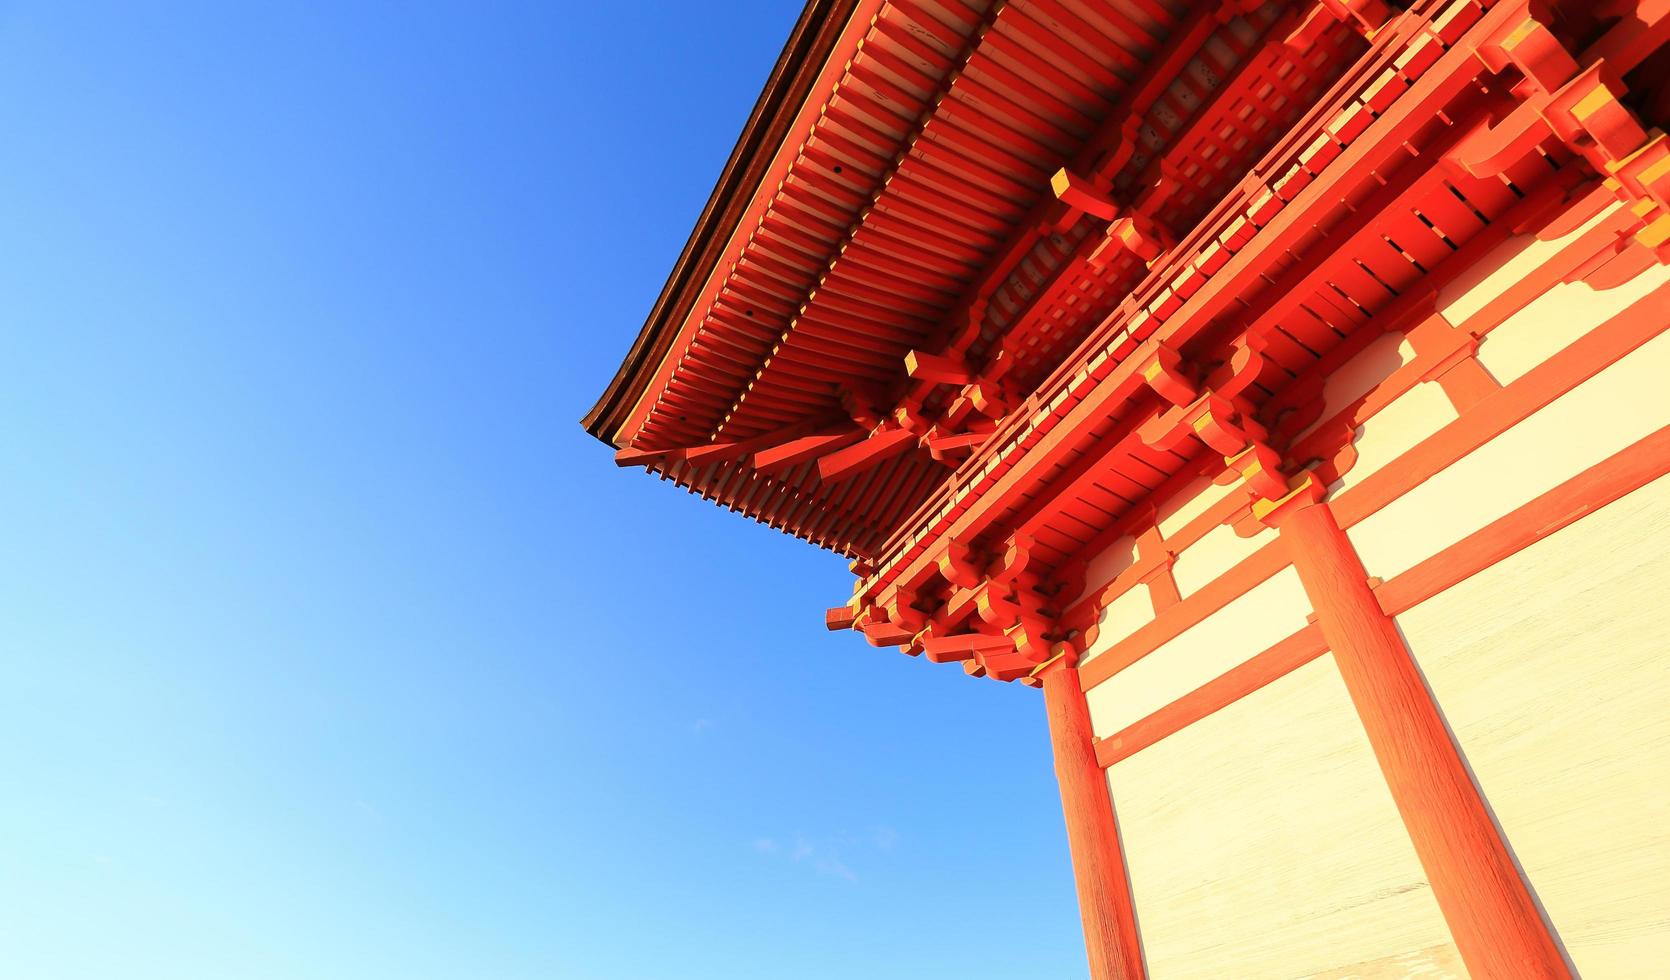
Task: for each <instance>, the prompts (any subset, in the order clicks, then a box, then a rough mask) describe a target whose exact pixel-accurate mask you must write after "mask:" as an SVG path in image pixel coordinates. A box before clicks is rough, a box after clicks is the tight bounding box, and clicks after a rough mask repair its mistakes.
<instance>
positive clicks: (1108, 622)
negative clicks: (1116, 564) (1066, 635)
mask: <svg viewBox="0 0 1670 980" xmlns="http://www.w3.org/2000/svg"><path fill="white" fill-rule="evenodd" d="M1153 618H1154V600H1153V599H1152V598H1151V597H1150V595H1149V592H1148V586H1146V585H1144V584H1142V583H1141V582H1138V583H1137V584H1136V585H1133V586H1131V587H1130V588H1129V589H1127V590H1126V591H1124V592H1122V593H1120V595H1119V597H1118V598H1117V599H1115V600H1113V601H1112V602H1110V603H1108V605H1107V608H1105V609H1103V610H1102V615H1101V618H1099V619H1098V620H1097V624H1098V631H1097V634H1096V642H1095V644H1093V645H1092V646H1091V647H1090V649H1088V650H1086V651H1085V652H1084V655H1083V656H1082V657H1080V658H1079V662H1080V663H1084V662H1086V661H1088V660H1090V659H1091V658H1092V657H1095V656H1097V655H1098V654H1101V653H1104V652H1106V651H1108V650H1111V649H1112V648H1113V647H1114V646H1115V645H1116V644H1117V643H1118V642H1119V641H1120V640H1123V639H1124V638H1125V637H1127V636H1130V635H1131V634H1132V633H1135V632H1136V631H1137V630H1138V629H1140V628H1142V627H1143V626H1146V625H1147V624H1148V622H1149V621H1150V620H1152V619H1153Z"/></svg>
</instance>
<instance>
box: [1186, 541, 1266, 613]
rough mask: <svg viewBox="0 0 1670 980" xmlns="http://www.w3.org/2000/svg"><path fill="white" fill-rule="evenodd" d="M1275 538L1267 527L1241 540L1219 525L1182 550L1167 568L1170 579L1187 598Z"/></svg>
mask: <svg viewBox="0 0 1670 980" xmlns="http://www.w3.org/2000/svg"><path fill="white" fill-rule="evenodd" d="M1275 539H1276V532H1275V531H1274V530H1273V529H1271V528H1267V527H1266V528H1260V529H1259V532H1258V533H1257V534H1254V535H1252V536H1251V537H1246V538H1243V537H1241V536H1240V535H1239V534H1237V533H1235V528H1233V527H1231V526H1230V525H1228V524H1219V525H1218V526H1217V527H1215V528H1213V529H1212V530H1210V531H1208V532H1207V533H1206V535H1205V536H1204V537H1202V538H1201V539H1200V540H1199V541H1196V542H1195V543H1194V544H1191V545H1189V546H1188V547H1187V548H1184V549H1183V550H1182V552H1181V553H1179V554H1178V556H1177V559H1176V561H1174V562H1173V563H1172V566H1171V576H1172V578H1173V579H1175V580H1176V582H1177V592H1178V594H1179V595H1182V596H1185V597H1187V596H1190V595H1193V594H1194V593H1196V592H1199V591H1200V590H1201V588H1202V587H1203V586H1206V585H1209V584H1210V583H1211V582H1212V580H1214V579H1216V578H1217V577H1218V576H1220V575H1222V574H1223V573H1224V572H1227V571H1229V570H1230V569H1231V568H1234V567H1235V566H1236V564H1237V563H1239V562H1240V561H1241V560H1242V559H1245V558H1247V557H1249V556H1251V555H1252V553H1253V552H1255V551H1257V550H1258V549H1260V548H1262V547H1264V546H1265V545H1267V544H1269V543H1270V542H1271V541H1274V540H1275Z"/></svg>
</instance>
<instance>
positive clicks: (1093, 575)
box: [1074, 534, 1137, 602]
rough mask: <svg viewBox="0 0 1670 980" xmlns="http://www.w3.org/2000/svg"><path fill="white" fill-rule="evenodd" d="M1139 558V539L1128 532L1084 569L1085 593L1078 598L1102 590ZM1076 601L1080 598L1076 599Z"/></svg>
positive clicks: (1092, 559) (1090, 561) (1091, 560)
mask: <svg viewBox="0 0 1670 980" xmlns="http://www.w3.org/2000/svg"><path fill="white" fill-rule="evenodd" d="M1136 560H1137V539H1136V538H1134V537H1132V536H1131V535H1129V534H1127V535H1125V536H1123V537H1121V538H1120V539H1119V540H1117V541H1115V542H1114V543H1113V544H1110V545H1108V546H1107V547H1106V548H1104V549H1102V551H1101V553H1100V554H1097V555H1096V556H1094V557H1093V558H1091V559H1090V560H1089V562H1088V563H1087V564H1086V567H1085V570H1084V593H1083V594H1082V595H1080V596H1079V597H1078V598H1079V599H1082V598H1084V596H1087V595H1089V594H1090V593H1092V592H1100V591H1101V590H1102V589H1104V588H1106V587H1107V586H1108V583H1110V582H1112V581H1113V580H1114V579H1115V578H1116V577H1117V576H1118V575H1119V573H1120V572H1123V571H1124V570H1125V569H1127V568H1130V567H1131V566H1132V565H1133V564H1135V563H1136ZM1074 601H1075V602H1077V601H1078V600H1077V599H1075V600H1074Z"/></svg>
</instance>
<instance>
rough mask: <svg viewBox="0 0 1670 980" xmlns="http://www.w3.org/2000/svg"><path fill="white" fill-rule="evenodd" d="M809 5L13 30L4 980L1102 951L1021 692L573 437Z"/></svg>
mask: <svg viewBox="0 0 1670 980" xmlns="http://www.w3.org/2000/svg"><path fill="white" fill-rule="evenodd" d="M795 7H796V4H794V3H792V2H791V0H780V2H775V3H762V2H755V3H747V4H730V5H719V6H714V5H701V4H636V5H626V6H621V5H619V4H614V3H595V4H577V3H565V2H555V0H553V2H541V3H527V4H523V5H516V4H511V3H464V2H458V3H452V4H444V5H443V4H417V5H412V4H396V3H392V2H391V3H386V4H372V3H360V2H353V3H329V4H325V3H318V4H254V3H209V2H203V3H177V4H131V3H122V4H97V3H82V4H69V3H58V2H51V3H49V2H42V0H35V2H14V3H8V4H5V5H4V7H3V8H0V132H3V133H4V134H5V137H4V144H5V148H4V150H3V151H0V200H3V201H4V210H3V213H0V241H3V242H4V247H3V254H0V310H3V312H4V326H3V328H0V440H3V444H0V452H3V454H4V455H3V458H4V461H5V465H4V475H3V477H0V515H3V516H0V520H3V521H4V525H3V526H4V529H5V534H4V538H3V543H0V644H3V646H0V663H3V664H4V677H3V678H0V779H3V781H4V783H3V787H4V788H3V793H0V801H3V805H0V976H5V977H8V978H20V980H54V978H101V980H102V978H117V977H120V978H124V980H130V978H141V980H143V978H171V980H172V978H215V980H233V978H268V977H273V978H277V977H284V978H291V977H294V978H354V980H371V978H384V977H387V978H401V980H414V978H523V977H528V978H532V977H541V978H544V977H560V978H605V980H616V978H698V977H699V978H726V980H734V978H756V977H758V978H774V980H775V978H801V977H806V978H821V977H840V978H849V977H861V978H891V977H968V978H985V977H1015V978H1023V977H1024V978H1051V977H1075V976H1082V975H1083V973H1084V966H1083V963H1084V959H1083V953H1082V949H1081V938H1080V932H1079V925H1078V921H1077V913H1076V909H1075V904H1074V901H1073V891H1072V879H1071V874H1070V872H1069V868H1068V863H1067V854H1066V843H1065V835H1064V832H1063V829H1062V824H1061V816H1060V811H1059V802H1058V797H1057V796H1056V790H1055V785H1054V776H1053V773H1052V771H1051V768H1050V761H1049V753H1048V739H1047V733H1046V729H1045V726H1044V719H1043V711H1042V706H1041V703H1040V701H1039V699H1038V697H1037V695H1036V693H1035V692H1031V691H1027V690H1023V689H1021V688H1018V687H1009V686H1004V685H998V684H994V683H990V682H984V681H980V682H977V681H972V680H969V679H967V678H965V677H964V676H963V675H962V673H961V672H960V671H958V670H957V669H956V668H955V667H934V666H933V665H930V664H927V663H924V662H920V661H917V660H912V659H909V658H906V657H902V656H900V655H898V654H897V653H895V652H891V651H878V650H873V649H871V648H869V647H867V646H866V645H865V644H864V643H863V642H862V641H860V640H859V639H857V638H856V637H854V636H852V635H850V634H838V635H830V634H826V633H825V632H824V631H823V628H822V610H823V609H824V608H825V607H826V606H829V605H833V604H837V603H839V602H840V601H842V600H843V599H844V598H845V597H846V596H847V595H848V594H849V593H850V584H849V578H848V575H847V572H846V569H845V565H844V562H842V561H841V560H839V559H838V558H835V557H834V556H831V555H828V554H826V553H823V552H819V551H817V550H815V549H813V548H812V547H811V546H809V545H806V544H803V543H801V542H798V541H795V540H793V539H791V538H788V537H785V536H781V535H778V534H776V533H774V532H771V531H769V530H767V529H765V528H761V527H758V526H756V525H753V524H752V523H750V522H747V521H745V520H743V519H742V518H739V517H737V516H735V515H732V514H729V513H727V512H724V511H722V510H720V509H718V508H716V507H713V506H712V505H709V504H705V503H703V502H701V501H699V500H697V499H695V498H691V497H688V496H686V495H684V494H683V493H681V492H678V491H675V490H673V489H671V488H670V487H668V486H666V485H664V484H661V483H658V482H657V481H655V480H652V479H649V478H647V477H645V476H644V475H643V474H642V473H641V472H638V471H621V470H617V469H616V468H615V467H614V466H613V465H612V464H611V461H610V458H609V453H608V451H607V450H606V449H605V448H604V447H603V446H602V445H600V444H597V443H595V442H593V441H592V440H591V439H590V438H589V437H588V436H586V435H585V434H584V432H583V431H582V430H581V429H580V427H579V425H578V424H577V423H576V420H577V419H578V418H579V416H580V415H581V414H582V412H583V411H584V410H585V409H586V407H587V406H588V405H589V404H590V403H591V401H592V399H593V398H594V396H596V395H597V394H598V393H599V391H601V389H602V387H603V385H604V384H605V382H606V381H607V380H608V378H609V376H610V374H611V373H612V372H613V370H614V367H615V365H616V364H617V363H618V361H619V359H620V357H621V355H622V354H623V353H624V352H625V350H626V348H627V346H628V344H629V343H630V341H631V339H632V337H633V335H634V334H635V332H636V331H637V329H638V326H639V325H640V324H641V323H642V321H643V318H644V315H645V314H646V312H647V311H648V309H649V307H650V305H651V303H652V302H653V301H654V299H655V295H656V293H657V291H658V290H659V289H660V287H661V284H662V282H663V280H664V278H665V276H666V274H667V272H668V270H669V269H670V268H671V265H672V263H673V260H674V258H675V257H676V255H677V254H678V251H679V248H680V247H681V246H682V244H683V242H684V238H685V236H686V234H687V233H688V231H689V229H690V227H691V225H692V224H693V222H694V220H695V218H696V215H697V212H698V211H699V210H700V208H701V205H702V202H703V201H704V200H705V198H706V195H707V193H708V191H709V189H710V188H711V186H712V183H713V180H714V178H715V177H716V175H717V174H718V171H719V168H720V166H721V164H722V163H723V161H724V158H725V156H726V154H727V153H728V152H729V149H730V147H731V144H732V142H733V141H734V139H735V136H736V134H737V132H738V131H739V129H740V127H741V125H742V122H743V120H744V118H745V117H746V114H747V112H748V110H749V107H750V106H751V105H752V103H753V100H754V98H755V96H756V95H757V94H758V91H759V88H760V86H761V84H762V83H763V81H764V79H765V76H766V73H767V71H768V69H769V68H770V65H771V63H772V61H773V59H774V58H775V57H776V54H777V51H778V49H779V47H780V45H781V43H782V41H783V39H784V38H785V37H786V36H787V33H788V31H789V28H790V26H791V24H792V22H793V20H794V17H795V15H796V13H797V10H796V9H795Z"/></svg>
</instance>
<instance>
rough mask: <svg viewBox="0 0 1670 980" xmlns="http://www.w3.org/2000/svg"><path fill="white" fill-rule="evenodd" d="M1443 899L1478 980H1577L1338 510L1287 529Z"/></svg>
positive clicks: (1325, 633) (1282, 524)
mask: <svg viewBox="0 0 1670 980" xmlns="http://www.w3.org/2000/svg"><path fill="white" fill-rule="evenodd" d="M1277 527H1278V529H1279V530H1280V533H1281V540H1282V544H1283V545H1284V547H1285V548H1286V551H1287V553H1288V555H1289V557H1290V558H1291V560H1292V562H1293V567H1294V569H1296V570H1297V571H1298V573H1299V580H1300V582H1302V583H1303V584H1304V587H1305V592H1306V594H1307V595H1309V596H1310V598H1311V602H1312V603H1313V604H1314V605H1315V607H1316V619H1317V627H1318V628H1319V629H1320V630H1321V631H1322V637H1323V639H1324V640H1326V641H1327V645H1328V648H1329V649H1330V650H1331V651H1332V652H1333V655H1334V660H1335V662H1336V663H1338V665H1339V671H1340V676H1341V677H1342V678H1343V679H1344V680H1345V686H1346V689H1347V690H1348V691H1349V692H1350V694H1351V700H1352V702H1353V703H1354V704H1355V705H1356V706H1357V713H1358V714H1359V715H1360V716H1361V717H1362V720H1363V730H1364V731H1365V732H1366V733H1367V735H1368V739H1369V744H1370V745H1371V746H1372V747H1373V749H1374V755H1375V758H1376V759H1377V760H1379V762H1380V769H1381V772H1383V773H1384V774H1385V776H1386V784H1387V785H1388V786H1389V787H1390V788H1391V791H1392V799H1393V800H1394V801H1395V802H1396V803H1397V807H1398V812H1400V813H1401V814H1402V815H1403V821H1404V824H1405V825H1406V826H1407V827H1408V828H1409V837H1410V840H1411V841H1413V843H1414V845H1415V853H1416V854H1417V855H1418V856H1419V857H1420V859H1421V866H1422V867H1423V868H1425V869H1426V873H1427V877H1428V878H1429V879H1430V880H1431V882H1432V891H1433V895H1434V896H1435V897H1436V898H1437V899H1438V906H1439V908H1440V909H1442V910H1443V912H1444V919H1445V921H1446V922H1448V923H1449V925H1450V930H1451V932H1452V933H1453V934H1454V936H1455V943H1456V946H1457V948H1459V949H1460V950H1461V955H1462V958H1463V959H1464V960H1465V961H1466V963H1467V968H1468V970H1469V972H1471V973H1472V975H1473V976H1475V977H1491V978H1495V977H1501V978H1504V980H1506V978H1509V977H1569V976H1570V975H1571V974H1570V971H1569V970H1568V969H1567V968H1566V964H1565V960H1564V958H1563V957H1562V956H1561V954H1560V950H1559V948H1558V947H1557V946H1556V945H1555V943H1554V941H1553V939H1552V938H1551V937H1550V935H1549V932H1548V927H1547V925H1546V924H1545V923H1544V922H1543V920H1542V916H1541V914H1540V913H1539V912H1538V910H1537V906H1536V902H1535V901H1534V900H1533V899H1532V898H1531V894H1530V892H1529V890H1528V889H1527V888H1526V886H1525V882H1524V881H1523V880H1522V879H1521V878H1520V875H1519V871H1518V869H1517V868H1515V866H1514V862H1513V858H1512V856H1510V855H1509V853H1508V849H1507V846H1506V845H1505V844H1504V843H1503V842H1502V838H1501V835H1500V834H1499V833H1498V832H1497V830H1496V826H1495V824H1494V823H1493V822H1492V821H1491V818H1490V812H1489V810H1487V809H1486V807H1485V804H1484V801H1483V800H1482V799H1481V798H1480V797H1479V791H1478V788H1477V787H1476V786H1474V785H1473V781H1472V777H1471V776H1469V775H1468V772H1467V766H1466V763H1464V762H1463V761H1462V759H1461V755H1460V752H1459V751H1458V750H1457V748H1456V746H1455V743H1454V742H1453V741H1452V740H1451V738H1450V734H1449V731H1448V730H1447V729H1446V728H1445V726H1444V718H1443V716H1442V715H1441V714H1440V713H1439V710H1438V706H1437V705H1436V704H1435V703H1434V702H1433V699H1432V693H1431V692H1430V691H1428V690H1427V687H1426V683H1425V682H1424V681H1423V680H1422V679H1421V674H1420V670H1419V668H1417V667H1416V666H1415V661H1414V658H1413V657H1411V656H1410V653H1409V651H1408V649H1407V648H1405V647H1404V645H1403V640H1402V639H1401V638H1400V637H1399V636H1398V633H1397V627H1396V626H1395V625H1394V624H1393V623H1392V620H1391V618H1390V617H1389V616H1387V615H1386V614H1385V612H1384V611H1383V610H1382V609H1381V608H1380V604H1379V602H1377V601H1376V600H1375V598H1374V593H1373V592H1372V591H1371V590H1370V588H1369V584H1368V574H1367V573H1366V572H1364V571H1363V566H1362V563H1361V562H1359V561H1358V560H1357V555H1356V552H1355V551H1354V550H1353V549H1352V547H1351V542H1350V541H1349V540H1348V539H1347V538H1346V536H1345V532H1344V531H1342V530H1340V526H1339V524H1338V523H1337V522H1336V521H1335V520H1334V515H1333V512H1332V511H1331V510H1330V509H1329V507H1328V506H1327V505H1326V504H1314V503H1313V504H1308V505H1305V506H1300V507H1298V508H1295V509H1293V510H1290V511H1287V512H1285V513H1284V514H1282V515H1281V516H1280V517H1279V518H1278V523H1277Z"/></svg>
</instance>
